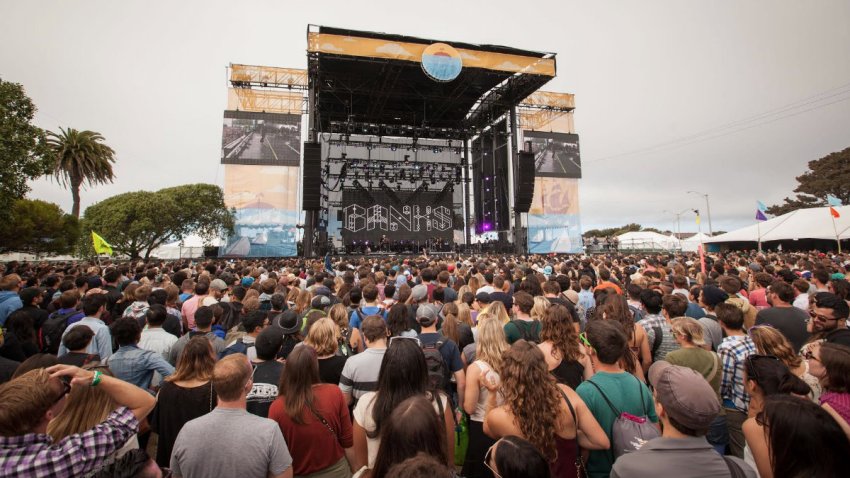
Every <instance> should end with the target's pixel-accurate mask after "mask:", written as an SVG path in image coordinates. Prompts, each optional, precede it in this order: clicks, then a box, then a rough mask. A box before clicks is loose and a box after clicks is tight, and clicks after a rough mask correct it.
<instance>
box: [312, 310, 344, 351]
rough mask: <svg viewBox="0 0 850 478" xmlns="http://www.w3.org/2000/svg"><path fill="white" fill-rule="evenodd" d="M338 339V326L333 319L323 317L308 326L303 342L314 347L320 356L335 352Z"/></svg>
mask: <svg viewBox="0 0 850 478" xmlns="http://www.w3.org/2000/svg"><path fill="white" fill-rule="evenodd" d="M338 339H339V327H337V325H336V324H335V323H334V321H333V320H331V319H329V318H327V317H323V318H321V319H319V320H317V321H316V323H314V324H313V325H311V326H310V328H309V329H308V331H307V338H306V339H304V343H305V344H306V345H309V346H310V347H313V348H314V349H316V353H317V354H318V355H319V356H320V357H321V356H324V355H330V354H333V353H334V352H336V349H337V345H338V343H339V342H338Z"/></svg>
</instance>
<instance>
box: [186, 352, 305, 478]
mask: <svg viewBox="0 0 850 478" xmlns="http://www.w3.org/2000/svg"><path fill="white" fill-rule="evenodd" d="M252 372H253V369H252V367H251V363H250V362H249V361H248V357H246V356H245V355H243V354H233V355H228V356H227V357H224V358H223V359H221V360H220V361H218V362H217V363H216V364H215V368H214V369H213V377H212V382H213V388H214V390H215V392H216V395H217V405H216V407H215V408H214V409H213V411H212V412H209V413H207V414H205V415H203V416H201V417H199V418H195V419H194V420H191V421H189V422H188V423H186V424H185V425H184V426H183V428H182V429H181V430H180V433H179V434H178V435H177V440H175V442H174V449H173V451H172V454H171V470H172V472H173V474H174V476H178V477H179V476H187V477H194V476H239V477H241V478H268V477H275V478H292V476H293V474H292V456H291V455H290V453H289V448H288V447H287V443H286V441H285V440H284V438H283V435H282V434H281V432H280V427H279V426H278V425H277V423H275V422H274V421H273V420H269V419H267V418H261V417H258V416H256V415H253V414H250V413H248V411H247V410H246V409H245V406H246V397H247V395H248V392H249V391H250V390H251V387H252V385H253V383H252V380H251V373H252ZM210 437H227V439H220V440H210V439H209V438H210ZM201 443H203V446H198V445H199V444H201Z"/></svg>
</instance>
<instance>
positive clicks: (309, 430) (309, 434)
mask: <svg viewBox="0 0 850 478" xmlns="http://www.w3.org/2000/svg"><path fill="white" fill-rule="evenodd" d="M322 320H327V321H328V322H329V323H330V325H333V323H332V322H331V320H330V319H322ZM316 325H318V323H317V324H316ZM314 328H315V326H314ZM308 340H309V336H308ZM308 344H309V342H308ZM317 357H318V355H317V352H316V350H314V349H313V348H312V347H298V348H296V349H295V350H293V351H292V353H291V354H289V358H288V359H287V365H286V373H284V374H283V375H281V379H280V385H279V386H278V391H279V394H278V397H277V399H276V400H275V401H274V402H273V403H272V404H271V407H270V408H269V418H270V419H272V420H274V421H275V422H277V424H278V426H279V427H280V430H281V432H282V433H283V437H284V439H285V440H286V443H288V444H289V450H290V453H291V454H292V458H293V473H294V474H295V476H307V475H314V474H316V475H318V476H332V477H340V478H344V477H348V476H351V466H350V464H349V462H353V461H354V451H353V446H354V443H353V438H352V429H351V417H350V416H349V414H348V406H347V404H346V403H345V399H344V397H343V396H342V392H340V390H339V387H337V386H336V384H328V383H321V382H320V379H319V362H318V359H317Z"/></svg>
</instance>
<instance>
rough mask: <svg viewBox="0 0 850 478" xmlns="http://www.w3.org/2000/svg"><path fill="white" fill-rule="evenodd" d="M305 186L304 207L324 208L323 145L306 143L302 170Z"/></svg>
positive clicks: (316, 209) (314, 209)
mask: <svg viewBox="0 0 850 478" xmlns="http://www.w3.org/2000/svg"><path fill="white" fill-rule="evenodd" d="M301 173H302V177H301V179H302V181H301V184H302V186H303V194H302V204H303V206H302V209H304V210H305V211H318V210H319V209H321V208H322V145H321V143H304V168H303V169H302V170H301Z"/></svg>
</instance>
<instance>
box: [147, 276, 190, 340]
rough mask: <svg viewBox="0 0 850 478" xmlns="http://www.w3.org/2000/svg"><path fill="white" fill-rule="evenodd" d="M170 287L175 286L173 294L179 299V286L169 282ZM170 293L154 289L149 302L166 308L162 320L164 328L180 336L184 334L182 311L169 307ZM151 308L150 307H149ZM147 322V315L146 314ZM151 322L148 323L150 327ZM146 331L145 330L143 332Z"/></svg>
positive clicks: (176, 336) (175, 298) (151, 304)
mask: <svg viewBox="0 0 850 478" xmlns="http://www.w3.org/2000/svg"><path fill="white" fill-rule="evenodd" d="M168 286H170V287H174V290H173V294H174V300H177V288H176V286H175V285H174V284H168ZM168 294H169V293H168V292H166V290H165V289H154V290H153V291H151V295H150V296H149V297H148V304H150V306H151V307H153V306H161V307H163V308H164V309H165V320H164V321H163V322H162V325H161V326H160V327H162V330H163V331H165V332H168V333H169V334H171V335H173V336H174V337H175V338H179V337H180V336H181V335H183V321H182V318H181V316H180V311H179V310H176V309H174V308H173V307H169V306H168V305H167V304H168V301H169V300H170V299H169V295H168ZM148 310H150V309H148ZM145 322H146V323H147V315H145ZM149 327H150V324H148V328H149ZM142 333H144V331H143V332H142Z"/></svg>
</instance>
